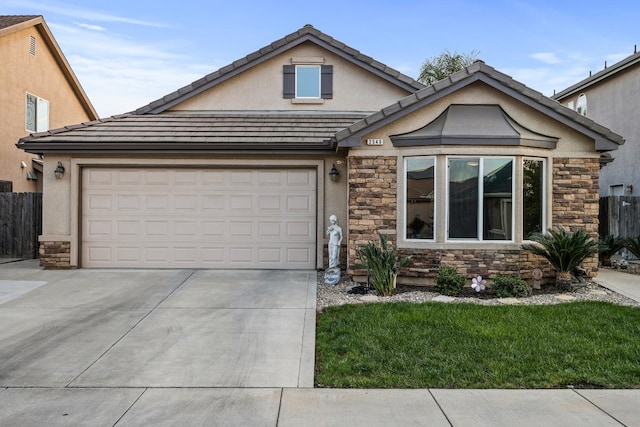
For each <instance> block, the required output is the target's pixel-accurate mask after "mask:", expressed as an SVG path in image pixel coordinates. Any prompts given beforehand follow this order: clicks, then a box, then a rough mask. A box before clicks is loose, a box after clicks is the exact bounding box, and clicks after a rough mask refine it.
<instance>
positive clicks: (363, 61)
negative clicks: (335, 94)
mask: <svg viewBox="0 0 640 427" xmlns="http://www.w3.org/2000/svg"><path fill="white" fill-rule="evenodd" d="M305 42H311V43H315V44H317V45H318V46H320V47H322V48H324V49H326V50H328V51H330V52H332V53H334V54H336V55H338V56H339V57H341V58H343V59H345V60H347V61H349V62H351V63H352V64H355V65H357V66H359V67H361V68H363V69H365V70H367V71H369V72H370V73H372V74H375V75H376V76H378V77H380V78H382V79H384V80H386V81H388V82H390V83H392V84H394V85H396V86H398V87H401V88H402V89H405V90H407V91H409V92H415V91H417V90H420V89H422V88H424V87H425V85H423V84H422V83H420V82H418V81H417V80H414V79H412V78H411V77H409V76H406V75H404V74H402V73H401V72H399V71H397V70H394V69H393V68H390V67H388V66H386V65H385V64H383V63H381V62H378V61H376V60H375V59H373V58H371V57H370V56H367V55H364V54H362V53H360V52H359V51H357V50H355V49H353V48H351V47H349V46H347V45H346V44H344V43H342V42H340V41H338V40H335V39H334V38H333V37H331V36H328V35H327V34H324V33H323V32H321V31H319V30H317V29H315V28H314V27H313V26H312V25H309V24H307V25H305V26H304V27H302V28H300V29H299V30H298V31H295V32H293V33H291V34H289V35H287V36H285V37H283V38H281V39H280V40H276V41H274V42H273V43H271V44H269V45H267V46H265V47H263V48H262V49H259V50H257V51H255V52H253V53H250V54H249V55H247V56H245V57H244V58H241V59H239V60H237V61H235V62H233V63H232V64H229V65H227V66H226V67H222V68H220V69H219V70H217V71H215V72H213V73H210V74H207V75H206V76H204V77H202V78H201V79H198V80H196V81H194V82H193V83H191V84H189V85H187V86H184V87H183V88H180V89H178V90H177V91H175V92H172V93H170V94H168V95H166V96H164V97H162V98H160V99H158V100H156V101H153V102H151V103H150V104H148V105H145V106H143V107H141V108H138V109H137V110H135V113H136V114H157V113H161V112H163V111H166V110H168V109H170V108H171V107H173V106H174V105H177V104H179V103H181V102H183V101H185V100H187V99H189V98H191V97H193V96H196V95H198V94H199V93H202V92H204V91H206V90H208V89H211V88H212V87H214V86H216V85H218V84H220V83H222V82H224V81H226V80H228V79H230V78H232V77H234V76H236V75H238V74H240V73H242V72H243V71H246V70H247V69H249V68H251V67H254V66H256V65H258V64H260V63H263V62H265V61H267V60H269V59H271V58H273V57H274V56H277V55H279V54H281V53H282V52H285V51H287V50H289V49H291V48H293V47H295V46H298V45H300V44H302V43H305Z"/></svg>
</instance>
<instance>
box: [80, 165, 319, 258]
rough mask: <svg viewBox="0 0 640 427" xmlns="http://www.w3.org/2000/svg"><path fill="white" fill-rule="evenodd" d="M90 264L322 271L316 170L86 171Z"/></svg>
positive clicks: (85, 246) (85, 245) (85, 234)
mask: <svg viewBox="0 0 640 427" xmlns="http://www.w3.org/2000/svg"><path fill="white" fill-rule="evenodd" d="M81 215H82V220H81V227H82V228H81V231H80V235H81V247H82V250H81V265H82V266H83V267H166V268H169V267H194V268H269V269H290V268H293V269H295V268H304V269H312V268H315V266H316V265H315V258H316V173H315V170H307V169H287V170H281V169H228V170H220V169H181V168H172V169H155V168H147V169H140V168H135V169H134V168H108V169H107V168H84V169H83V172H82V209H81Z"/></svg>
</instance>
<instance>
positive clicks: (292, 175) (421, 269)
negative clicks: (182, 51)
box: [19, 26, 622, 280]
mask: <svg viewBox="0 0 640 427" xmlns="http://www.w3.org/2000/svg"><path fill="white" fill-rule="evenodd" d="M621 143H622V138H621V137H620V136H619V135H616V134H614V133H612V132H611V131H609V130H608V129H606V128H604V127H602V126H600V125H597V124H596V123H594V122H593V121H591V120H588V119H586V118H584V117H582V116H580V115H578V114H577V113H576V112H574V111H571V110H570V109H568V108H565V107H563V106H561V105H560V104H558V103H557V102H555V101H553V100H551V99H549V98H547V97H545V96H543V95H542V94H540V93H538V92H536V91H533V90H531V89H528V88H527V87H526V86H524V85H523V84H521V83H518V82H516V81H514V80H513V79H511V78H510V77H509V76H506V75H504V74H502V73H500V72H498V71H496V70H495V69H493V68H491V67H489V66H487V65H485V64H484V63H481V62H477V63H475V64H473V65H472V66H470V67H468V68H466V69H464V70H462V71H461V72H459V73H456V74H454V75H452V76H451V77H450V78H447V79H446V80H443V81H441V82H438V83H436V84H435V85H433V86H429V87H424V86H423V85H422V84H420V83H418V82H416V81H415V80H413V79H411V78H409V77H407V76H404V75H402V74H401V73H399V72H397V71H395V70H393V69H391V68H389V67H387V66H385V65H384V64H381V63H380V62H377V61H375V60H373V59H372V58H370V57H368V56H365V55H363V54H361V53H360V52H358V51H356V50H354V49H352V48H350V47H348V46H346V45H344V44H343V43H340V42H338V41H336V40H334V39H333V38H331V37H329V36H327V35H326V34H323V33H322V32H320V31H318V30H316V29H315V28H313V27H311V26H305V27H303V28H301V29H300V30H298V31H297V32H295V33H293V34H290V35H288V36H286V37H285V38H283V39H281V40H278V41H275V42H274V43H272V44H270V45H268V46H266V47H264V48H262V49H260V50H259V51H257V52H254V53H252V54H250V55H248V56H246V57H245V58H242V59H240V60H238V61H236V62H234V63H233V64H231V65H229V66H227V67H224V68H222V69H220V70H218V71H216V72H214V73H212V74H210V75H207V76H205V77H203V78H202V79H200V80H197V81H195V82H193V83H192V84H191V85H189V86H186V87H184V88H182V89H179V90H178V91H176V92H174V93H171V94H169V95H167V96H165V97H164V98H162V99H160V100H157V101H155V102H152V103H151V104H149V105H147V106H145V107H142V108H140V109H138V110H137V111H135V112H132V113H129V114H124V115H122V116H117V117H113V118H110V119H106V120H102V121H96V122H93V123H87V124H83V125H78V126H73V127H68V128H65V129H58V130H55V131H50V132H49V133H47V134H44V135H37V136H31V137H27V138H23V139H22V140H20V143H19V145H20V147H22V148H23V149H25V150H26V151H28V152H31V153H45V155H46V157H45V159H46V161H45V166H44V179H45V184H46V186H47V190H48V191H47V192H46V193H45V198H44V204H45V206H46V207H47V210H45V218H44V231H43V234H44V235H43V236H42V237H41V243H42V245H41V262H42V264H43V265H45V266H52V267H76V266H78V267H189V268H304V269H315V268H322V267H323V266H324V265H326V264H325V263H324V258H325V253H326V235H325V230H326V227H327V225H328V222H329V216H330V215H331V214H335V215H337V217H338V218H339V221H340V225H341V226H342V228H343V232H344V235H345V241H344V243H345V244H346V246H347V251H345V252H346V255H347V260H346V262H347V264H348V266H349V267H350V268H351V270H350V271H351V272H352V273H359V272H358V271H356V270H354V269H353V265H354V262H355V261H356V248H357V247H358V246H360V245H363V244H365V243H366V242H367V241H368V240H377V233H378V232H381V233H385V234H388V235H389V236H390V238H391V241H392V242H394V243H396V244H397V245H398V247H399V248H400V251H401V252H402V253H406V254H411V255H413V258H412V261H411V264H410V265H409V267H408V268H407V269H406V270H403V277H402V278H401V279H402V280H410V279H411V276H413V277H415V278H416V279H418V280H424V279H425V278H430V277H432V276H433V274H434V269H435V267H437V266H438V265H440V264H449V265H455V266H457V267H459V269H460V271H461V272H462V273H464V274H467V275H469V276H470V275H472V274H483V275H488V276H489V277H492V275H494V274H496V273H497V272H505V273H510V272H519V273H521V274H522V275H523V276H525V277H527V275H529V276H528V277H530V273H531V269H532V268H533V267H537V266H538V265H539V264H541V263H540V261H539V260H537V259H535V258H534V257H533V256H531V255H530V254H528V253H525V252H523V251H522V250H521V249H520V245H521V243H522V242H523V241H525V240H526V238H527V236H528V235H529V234H530V233H531V232H534V231H541V230H545V229H546V228H548V227H550V226H552V225H562V226H565V227H567V228H570V229H577V228H580V229H585V230H586V231H587V232H588V233H590V234H591V235H593V236H594V237H595V236H597V226H598V197H597V188H598V159H599V156H600V153H602V152H605V151H609V150H614V149H616V148H617V147H618V145H619V144H621ZM58 164H60V166H62V167H64V169H65V173H64V175H63V176H62V177H61V178H60V179H56V176H55V175H54V170H55V169H56V168H57V166H58ZM49 208H51V209H49ZM585 267H586V268H587V269H588V270H590V271H595V269H596V267H597V260H596V259H595V258H592V259H590V260H588V261H587V262H586V264H585ZM546 271H547V272H549V269H548V268H547V269H546Z"/></svg>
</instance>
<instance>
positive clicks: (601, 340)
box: [315, 301, 640, 388]
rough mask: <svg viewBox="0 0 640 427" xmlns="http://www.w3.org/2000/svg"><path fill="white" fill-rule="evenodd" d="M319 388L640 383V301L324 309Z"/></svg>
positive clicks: (319, 344)
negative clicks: (639, 304) (638, 303)
mask: <svg viewBox="0 0 640 427" xmlns="http://www.w3.org/2000/svg"><path fill="white" fill-rule="evenodd" d="M315 382H316V386H317V387H345V388H564V387H569V386H573V387H576V388H581V387H582V388H638V387H640V309H638V308H633V307H624V306H619V305H614V304H610V303H605V302H593V301H587V302H573V303H564V304H556V305H525V306H483V305H478V304H466V303H458V304H445V303H434V302H428V303H423V304H413V303H385V304H365V305H344V306H339V307H329V308H327V309H326V310H324V311H323V312H322V313H318V317H317V329H316V378H315Z"/></svg>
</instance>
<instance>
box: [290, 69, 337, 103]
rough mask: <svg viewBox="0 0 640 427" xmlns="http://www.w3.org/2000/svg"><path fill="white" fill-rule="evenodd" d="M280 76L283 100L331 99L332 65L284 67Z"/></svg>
mask: <svg viewBox="0 0 640 427" xmlns="http://www.w3.org/2000/svg"><path fill="white" fill-rule="evenodd" d="M282 75H283V87H282V97H283V98H284V99H332V98H333V65H315V64H313V65H306V64H301V65H285V66H283V69H282Z"/></svg>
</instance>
